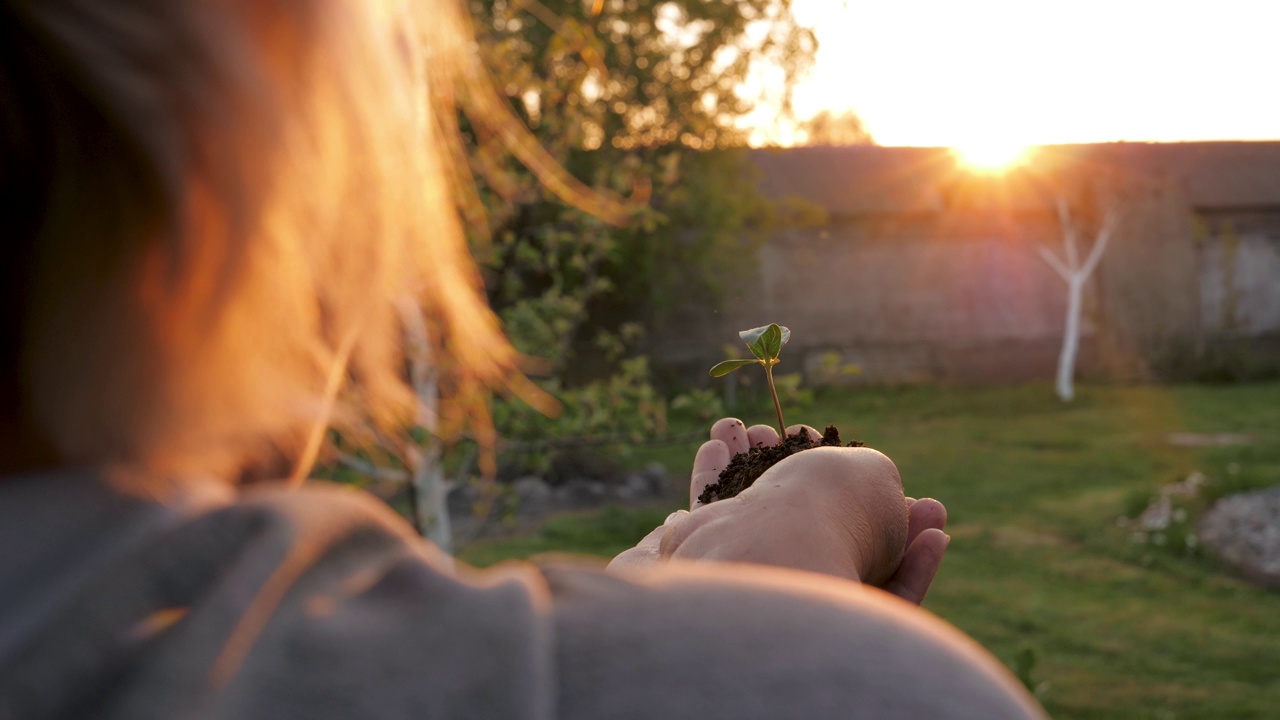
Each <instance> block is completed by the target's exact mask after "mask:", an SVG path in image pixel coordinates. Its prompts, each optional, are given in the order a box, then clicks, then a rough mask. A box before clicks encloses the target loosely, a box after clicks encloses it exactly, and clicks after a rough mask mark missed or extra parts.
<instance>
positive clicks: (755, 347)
mask: <svg viewBox="0 0 1280 720" xmlns="http://www.w3.org/2000/svg"><path fill="white" fill-rule="evenodd" d="M768 330H769V326H768V325H761V326H760V327H758V328H751V329H750V330H743V331H742V332H740V333H738V337H740V338H742V342H744V343H746V344H747V347H748V348H749V349H750V350H751V354H753V355H755V356H756V357H758V358H760V359H761V360H768V359H769V357H768V356H767V355H765V354H764V346H763V345H761V344H760V338H762V337H764V334H765V332H766V331H768Z"/></svg>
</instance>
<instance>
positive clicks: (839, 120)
mask: <svg viewBox="0 0 1280 720" xmlns="http://www.w3.org/2000/svg"><path fill="white" fill-rule="evenodd" d="M797 129H798V130H800V132H801V134H802V137H803V138H804V144H806V145H833V146H840V145H874V144H875V139H874V138H872V137H871V131H870V130H867V126H866V125H864V124H863V122H862V118H861V117H859V116H858V114H857V113H855V112H853V111H851V110H846V111H844V112H832V111H831V110H823V111H821V112H819V113H818V114H817V115H814V116H813V117H811V118H809V119H808V120H805V121H803V122H801V123H800V124H799V127H798V128H797Z"/></svg>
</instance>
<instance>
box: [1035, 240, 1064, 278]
mask: <svg viewBox="0 0 1280 720" xmlns="http://www.w3.org/2000/svg"><path fill="white" fill-rule="evenodd" d="M1036 250H1038V251H1039V252H1040V257H1042V258H1044V261H1045V262H1047V263H1049V267H1051V268H1053V269H1054V271H1055V272H1057V273H1058V277H1061V278H1062V279H1063V281H1065V282H1071V269H1070V268H1068V267H1067V266H1066V265H1064V264H1063V263H1062V261H1061V260H1059V259H1058V256H1057V255H1054V254H1053V251H1052V250H1050V249H1049V248H1047V247H1045V246H1043V245H1037V246H1036Z"/></svg>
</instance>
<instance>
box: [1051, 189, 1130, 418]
mask: <svg viewBox="0 0 1280 720" xmlns="http://www.w3.org/2000/svg"><path fill="white" fill-rule="evenodd" d="M1055 206H1056V208H1057V211H1058V226H1059V228H1060V230H1061V232H1062V253H1063V256H1062V257H1061V258H1059V257H1058V256H1057V255H1055V254H1054V253H1053V251H1052V250H1050V249H1049V248H1048V247H1047V246H1045V245H1038V246H1037V247H1036V250H1038V251H1039V253H1040V257H1042V258H1044V261H1045V262H1046V263H1048V264H1049V267H1051V268H1053V270H1054V272H1056V273H1058V276H1059V277H1061V278H1062V280H1063V282H1065V283H1066V284H1067V316H1066V322H1065V324H1064V326H1063V330H1062V350H1061V352H1060V353H1059V355H1058V375H1057V382H1056V384H1055V389H1056V391H1057V393H1058V398H1059V399H1061V400H1062V401H1063V402H1070V401H1071V400H1072V399H1073V398H1074V397H1075V386H1074V378H1075V367H1076V355H1077V354H1078V352H1079V348H1080V314H1081V309H1082V307H1083V304H1084V286H1085V283H1087V282H1088V281H1089V277H1090V276H1091V275H1092V274H1093V271H1094V270H1095V269H1096V268H1097V267H1098V263H1099V262H1100V261H1101V260H1102V255H1103V253H1105V252H1106V251H1107V245H1108V243H1110V242H1111V236H1112V235H1114V234H1115V229H1116V226H1117V225H1118V224H1119V222H1120V211H1119V208H1118V206H1117V205H1116V204H1115V203H1114V202H1113V203H1112V204H1110V205H1108V206H1107V207H1106V208H1105V209H1104V210H1103V212H1102V218H1101V222H1100V223H1099V225H1098V229H1097V233H1096V235H1095V236H1094V238H1093V243H1092V245H1091V246H1090V247H1089V253H1088V255H1087V256H1086V257H1084V258H1083V260H1082V259H1081V257H1080V252H1081V248H1080V234H1081V229H1080V225H1079V224H1078V223H1077V221H1076V219H1075V218H1073V217H1072V214H1071V210H1070V208H1069V207H1068V204H1067V201H1066V199H1065V198H1064V197H1063V196H1062V195H1061V194H1058V195H1057V197H1055Z"/></svg>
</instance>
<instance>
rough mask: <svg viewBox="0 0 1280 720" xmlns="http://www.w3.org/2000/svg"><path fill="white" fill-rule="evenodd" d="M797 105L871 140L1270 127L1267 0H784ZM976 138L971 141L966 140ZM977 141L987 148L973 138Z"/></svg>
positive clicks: (1271, 16)
mask: <svg viewBox="0 0 1280 720" xmlns="http://www.w3.org/2000/svg"><path fill="white" fill-rule="evenodd" d="M794 7H795V11H796V14H797V17H798V19H799V20H800V21H801V22H802V23H803V24H804V25H806V26H808V27H812V28H814V32H815V34H816V35H817V38H818V42H819V48H818V55H817V59H816V63H815V66H814V68H813V72H812V74H811V76H810V77H809V79H807V80H805V81H803V82H802V83H801V85H800V87H798V88H797V91H796V97H795V108H796V112H797V115H798V116H799V117H801V118H805V117H809V116H811V115H813V114H814V113H816V112H818V111H819V110H823V109H829V110H833V111H841V110H847V109H852V110H854V111H855V112H857V113H858V115H859V116H860V117H861V118H862V120H863V122H864V124H865V125H866V127H867V129H868V130H870V132H871V134H872V135H873V136H874V137H875V140H876V141H877V142H878V143H880V144H882V145H928V146H942V147H954V146H966V147H967V146H969V145H971V144H972V143H971V142H970V140H971V139H972V138H983V137H990V136H992V135H995V136H998V137H1001V138H1005V139H1006V140H1007V141H1013V142H1016V143H1019V144H1025V145H1041V144H1056V143H1079V142H1114V141H1161V142H1168V141H1178V140H1265V139H1280V96H1277V95H1276V94H1275V93H1273V92H1269V91H1267V90H1266V88H1269V87H1271V86H1272V85H1273V84H1274V83H1273V82H1272V78H1271V77H1270V75H1271V74H1272V73H1273V72H1274V69H1275V67H1276V61H1275V57H1276V56H1275V40H1274V37H1273V36H1272V35H1273V32H1274V28H1276V27H1278V26H1280V3H1276V2H1263V1H1261V0H1220V1H1219V2H1215V3H1212V4H1204V3H1170V2H1162V1H1160V0H1121V1H1118V2H1117V1H1116V0H1072V1H1070V2H1067V1H1066V0H1043V1H1042V2H1034V3H1033V2H1026V0H971V1H970V2H963V3H960V2H954V0H795V6H794ZM980 144H985V143H980ZM983 154H985V151H984V152H983Z"/></svg>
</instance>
